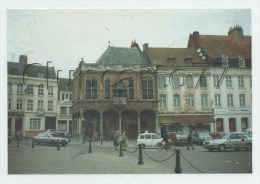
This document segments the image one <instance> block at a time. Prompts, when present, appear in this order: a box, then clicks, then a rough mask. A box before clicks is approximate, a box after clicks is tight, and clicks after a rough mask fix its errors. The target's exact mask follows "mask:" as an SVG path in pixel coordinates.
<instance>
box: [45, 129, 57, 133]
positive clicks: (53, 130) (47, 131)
mask: <svg viewBox="0 0 260 184" xmlns="http://www.w3.org/2000/svg"><path fill="white" fill-rule="evenodd" d="M56 131H58V130H56V129H48V130H46V131H45V132H46V133H51V132H56Z"/></svg>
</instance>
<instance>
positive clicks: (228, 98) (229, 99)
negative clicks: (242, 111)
mask: <svg viewBox="0 0 260 184" xmlns="http://www.w3.org/2000/svg"><path fill="white" fill-rule="evenodd" d="M227 105H228V107H233V106H234V104H233V95H232V94H228V95H227Z"/></svg>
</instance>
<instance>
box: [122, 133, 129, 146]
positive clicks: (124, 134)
mask: <svg viewBox="0 0 260 184" xmlns="http://www.w3.org/2000/svg"><path fill="white" fill-rule="evenodd" d="M122 146H123V151H125V148H126V147H128V141H127V135H126V131H125V130H124V131H123V133H122Z"/></svg>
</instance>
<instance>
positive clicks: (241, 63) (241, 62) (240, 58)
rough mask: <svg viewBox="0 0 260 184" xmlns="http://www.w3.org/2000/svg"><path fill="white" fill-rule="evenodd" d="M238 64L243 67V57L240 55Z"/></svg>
mask: <svg viewBox="0 0 260 184" xmlns="http://www.w3.org/2000/svg"><path fill="white" fill-rule="evenodd" d="M238 66H239V67H245V59H244V58H242V57H241V56H239V57H238Z"/></svg>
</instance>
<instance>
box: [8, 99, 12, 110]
mask: <svg viewBox="0 0 260 184" xmlns="http://www.w3.org/2000/svg"><path fill="white" fill-rule="evenodd" d="M11 108H12V99H8V109H11Z"/></svg>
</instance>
